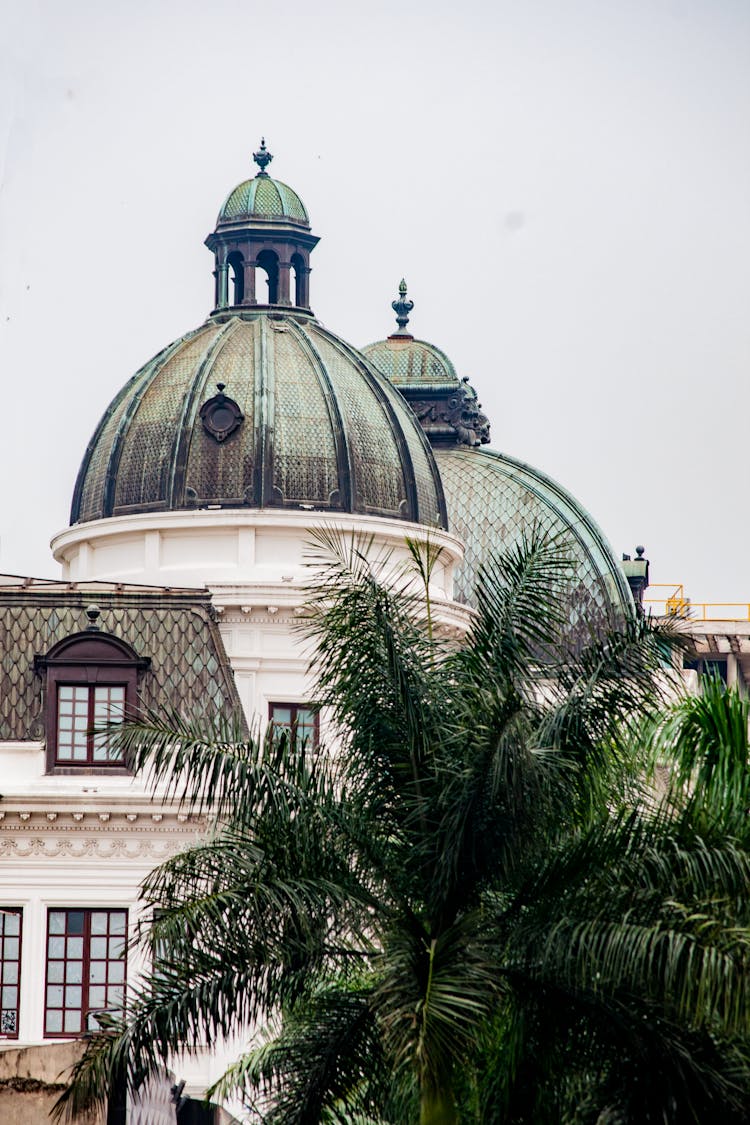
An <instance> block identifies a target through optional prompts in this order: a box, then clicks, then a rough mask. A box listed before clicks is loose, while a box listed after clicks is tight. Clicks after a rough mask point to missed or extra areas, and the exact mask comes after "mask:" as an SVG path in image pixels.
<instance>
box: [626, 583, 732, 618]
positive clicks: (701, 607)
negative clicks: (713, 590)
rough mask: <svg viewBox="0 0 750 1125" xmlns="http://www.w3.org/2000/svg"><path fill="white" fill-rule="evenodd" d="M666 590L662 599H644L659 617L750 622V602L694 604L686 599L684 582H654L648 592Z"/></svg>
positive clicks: (689, 599)
mask: <svg viewBox="0 0 750 1125" xmlns="http://www.w3.org/2000/svg"><path fill="white" fill-rule="evenodd" d="M659 589H661V590H664V591H665V593H664V594H663V596H661V597H648V598H644V599H643V604H644V606H645V607H646V609H647V610H650V611H651V613H653V614H655V615H656V616H657V617H679V618H681V619H683V620H685V621H750V602H694V601H692V599H691V598H686V597H685V587H684V586H683V584H682V582H677V583H670V582H654V583H652V584H651V585H650V586H649V587H648V592H649V593H651V591H653V590H659Z"/></svg>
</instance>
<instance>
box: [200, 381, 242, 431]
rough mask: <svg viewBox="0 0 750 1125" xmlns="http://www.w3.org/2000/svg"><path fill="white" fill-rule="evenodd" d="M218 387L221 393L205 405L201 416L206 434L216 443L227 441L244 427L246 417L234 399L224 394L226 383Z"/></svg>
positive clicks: (219, 384)
mask: <svg viewBox="0 0 750 1125" xmlns="http://www.w3.org/2000/svg"><path fill="white" fill-rule="evenodd" d="M216 386H217V389H218V392H219V393H218V394H217V395H214V397H213V398H210V399H208V401H207V402H204V403H203V406H202V407H201V408H200V416H201V421H202V422H203V428H204V430H205V431H206V433H208V434H210V435H211V437H212V438H214V439H215V440H216V441H226V439H227V438H228V437H229V436H230V434H233V433H234V431H235V430H237V429H239V427H240V426H241V425H242V423H243V422H244V420H245V415H244V414H243V413H242V411H241V410H240V408H239V406H238V405H237V403H236V402H235V401H234V399H232V398H228V397H227V396H226V395H225V394H224V383H217V384H216Z"/></svg>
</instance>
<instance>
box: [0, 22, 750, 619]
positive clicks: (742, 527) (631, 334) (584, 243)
mask: <svg viewBox="0 0 750 1125" xmlns="http://www.w3.org/2000/svg"><path fill="white" fill-rule="evenodd" d="M0 14H1V15H2V29H1V34H0V42H1V43H2V46H0V248H1V249H0V254H1V257H0V326H1V327H2V333H1V334H0V341H1V343H0V365H1V366H0V372H1V375H2V383H1V385H0V394H1V395H2V413H1V414H0V420H1V422H2V430H0V570H3V571H6V572H12V573H33V574H39V575H54V574H56V573H57V568H56V566H55V564H54V562H53V560H52V558H51V555H50V553H49V549H48V542H49V539H50V537H51V535H52V534H53V533H54V532H55V531H57V530H60V529H61V528H62V527H63V526H64V525H65V524H66V523H67V519H68V510H69V503H70V497H71V495H72V491H73V484H74V481H75V476H76V472H77V469H78V465H79V462H80V460H81V457H82V455H83V452H84V449H85V447H86V443H87V441H88V439H89V437H90V435H91V433H92V432H93V429H94V427H95V425H96V423H97V421H98V419H99V417H100V415H101V414H102V413H103V411H104V409H105V407H106V406H107V404H108V402H109V400H110V399H111V398H112V397H113V395H114V394H115V392H116V391H117V390H118V389H119V387H120V386H121V385H122V384H123V383H124V382H125V381H126V380H127V379H128V378H129V377H130V375H131V374H132V373H133V372H134V371H135V370H136V368H138V367H139V366H140V365H141V364H142V363H144V362H145V361H146V360H147V359H148V358H149V357H150V356H151V355H152V354H153V353H154V352H156V351H158V350H159V349H160V348H162V347H163V346H164V345H165V344H166V343H168V342H169V341H171V340H172V339H174V338H175V337H177V336H179V335H181V334H182V333H183V332H185V331H187V330H189V329H191V328H193V327H195V326H196V325H197V324H199V323H200V322H201V321H202V320H203V319H204V317H205V316H206V315H207V313H208V312H209V311H210V309H211V303H212V301H211V298H212V285H213V282H212V277H211V268H212V261H211V256H210V254H209V253H208V251H207V250H206V249H205V248H204V247H203V245H202V242H203V239H204V238H205V236H206V235H207V234H208V233H209V232H210V231H211V230H212V229H213V225H214V222H215V218H216V213H217V211H218V209H219V206H220V204H221V203H222V201H223V199H224V197H225V196H226V194H227V193H228V192H229V190H230V189H231V188H232V187H233V186H234V185H235V184H236V183H238V182H239V181H240V180H242V179H245V178H246V177H247V176H249V175H251V174H254V171H255V168H254V165H252V163H251V153H252V151H253V150H254V149H255V148H256V147H257V145H258V142H259V139H260V136H261V133H263V134H265V136H266V138H267V141H268V145H269V148H270V150H271V151H272V152H273V153H274V155H275V160H274V163H273V165H272V167H271V169H270V171H271V174H272V175H274V176H277V177H278V178H279V179H281V180H283V181H285V182H287V183H289V184H291V185H292V186H293V187H294V188H295V189H296V190H297V191H298V192H299V194H300V195H301V196H302V198H303V200H304V201H305V203H306V205H307V208H308V210H309V213H310V216H311V221H312V227H313V231H314V233H316V234H318V235H319V236H321V242H320V245H319V246H318V248H317V250H316V251H315V253H314V256H313V266H314V270H313V274H312V277H311V303H312V306H313V308H314V310H315V311H316V313H317V314H318V316H319V317H320V319H321V320H322V321H323V322H324V323H325V324H326V325H327V326H328V327H329V328H331V329H332V330H333V331H335V332H337V333H338V334H339V335H341V336H343V337H344V338H345V339H347V340H349V341H351V342H352V343H354V344H357V345H359V346H362V345H364V344H366V343H369V342H371V341H372V340H375V339H378V338H382V337H383V336H386V335H387V334H388V333H389V332H390V331H391V330H392V326H393V318H392V313H391V310H390V301H391V300H392V299H393V298H394V296H395V291H396V286H397V284H398V281H399V279H400V278H401V276H402V275H404V276H405V277H406V278H407V281H408V283H409V295H410V296H411V297H412V298H413V299H414V301H415V303H416V307H415V310H414V313H413V314H412V320H411V324H410V327H411V329H412V330H413V331H414V333H415V335H417V336H420V337H422V338H425V339H428V340H431V341H433V342H434V343H436V344H438V345H439V346H440V347H442V348H443V349H444V350H445V351H446V352H447V353H448V354H449V356H450V357H451V358H452V359H453V361H454V363H455V365H456V367H457V368H458V370H459V372H460V373H461V374H465V375H468V376H469V377H470V378H471V380H472V382H473V383H474V385H475V386H476V387H477V389H478V391H479V396H480V399H481V401H482V402H483V404H484V409H485V412H486V413H487V414H488V415H489V416H490V419H491V421H492V434H493V442H492V444H493V446H494V447H495V448H498V449H500V450H503V451H505V452H508V453H511V454H513V455H514V456H518V457H521V458H522V459H524V460H526V461H529V462H530V463H531V464H533V465H535V466H537V467H539V468H541V469H543V470H544V471H545V472H547V473H548V474H549V475H551V476H552V477H554V478H556V479H557V480H559V481H560V482H561V483H562V484H564V485H565V486H566V487H567V488H569V489H570V490H571V491H572V492H573V494H574V495H575V496H576V497H578V499H579V500H580V501H581V502H582V503H583V504H584V505H585V506H586V507H587V508H588V509H589V510H590V511H591V512H592V514H593V515H594V517H595V518H596V519H597V520H598V522H599V523H600V525H601V526H602V528H603V529H604V531H605V533H606V534H607V536H608V537H609V539H610V541H611V543H612V545H613V547H614V549H615V551H616V552H618V553H619V552H620V551H622V550H627V551H632V550H633V548H634V547H635V545H636V543H644V544H645V545H646V548H647V554H648V556H649V557H650V559H651V564H652V566H651V576H652V579H653V581H655V582H669V581H684V582H685V584H686V587H687V593H688V595H692V597H693V598H694V600H697V601H700V600H709V599H712V600H738V599H739V600H746V601H750V571H749V568H748V561H749V560H750V531H749V530H748V528H749V523H750V521H749V520H748V516H747V511H746V508H747V495H748V439H749V438H750V378H748V375H749V373H750V315H748V314H749V313H750V3H748V2H747V0H567V2H561V0H494V2H491V0H485V2H481V0H463V3H456V2H455V0H454V2H453V3H445V2H444V0H429V2H428V0H410V2H409V3H406V2H405V0H404V2H402V3H392V2H390V0H385V2H382V0H381V2H380V3H377V4H375V3H370V4H361V3H358V2H356V0H349V2H348V3H346V2H342V3H337V2H335V0H308V2H307V3H302V2H300V0H287V2H286V3H283V4H281V3H278V4H277V3H268V2H267V3H263V4H261V3H257V2H256V0H245V2H243V3H238V2H230V0H213V2H210V3H209V2H208V0H127V3H126V2H125V0H120V2H119V3H113V2H111V0H110V2H109V3H107V2H106V0H65V2H63V0H36V2H35V0H18V2H14V0H0Z"/></svg>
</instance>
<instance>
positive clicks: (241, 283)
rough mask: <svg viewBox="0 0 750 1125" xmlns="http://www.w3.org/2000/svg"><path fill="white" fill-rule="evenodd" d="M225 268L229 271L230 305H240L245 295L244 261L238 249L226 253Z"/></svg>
mask: <svg viewBox="0 0 750 1125" xmlns="http://www.w3.org/2000/svg"><path fill="white" fill-rule="evenodd" d="M227 269H228V271H229V293H228V299H229V304H230V305H241V304H242V301H243V299H244V297H245V262H244V259H243V257H242V255H241V254H240V252H239V250H233V251H232V253H231V254H228V255H227Z"/></svg>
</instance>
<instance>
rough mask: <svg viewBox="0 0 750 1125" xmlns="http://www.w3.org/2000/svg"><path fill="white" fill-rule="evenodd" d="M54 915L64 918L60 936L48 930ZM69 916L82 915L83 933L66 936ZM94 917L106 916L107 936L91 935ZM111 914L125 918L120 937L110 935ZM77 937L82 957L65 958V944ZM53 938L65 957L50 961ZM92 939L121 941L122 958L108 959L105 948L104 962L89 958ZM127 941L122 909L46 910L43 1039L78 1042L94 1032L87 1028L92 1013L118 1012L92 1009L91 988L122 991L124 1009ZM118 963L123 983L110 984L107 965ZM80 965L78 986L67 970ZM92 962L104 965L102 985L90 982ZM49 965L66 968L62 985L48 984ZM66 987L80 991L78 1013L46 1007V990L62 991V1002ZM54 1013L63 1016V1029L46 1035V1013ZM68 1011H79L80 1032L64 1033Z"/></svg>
mask: <svg viewBox="0 0 750 1125" xmlns="http://www.w3.org/2000/svg"><path fill="white" fill-rule="evenodd" d="M53 914H64V915H65V929H64V931H63V932H62V933H59V932H55V933H52V932H51V929H50V926H51V922H52V915H53ZM71 914H83V930H82V933H80V934H78V933H73V934H71V933H70V932H69V917H68V916H69V915H71ZM94 914H106V915H108V921H107V932H106V934H95V933H92V929H91V921H92V918H93V916H94ZM113 914H124V915H125V932H124V933H123V934H112V932H111V930H110V925H111V922H110V921H109V917H111V915H113ZM78 937H80V938H81V940H82V956H81V957H80V958H78V957H68V956H67V942H68V941H69V940H70V939H71V938H78ZM53 938H59V939H62V940H63V941H64V942H65V943H66V947H65V955H64V956H63V957H50V941H51V939H53ZM94 938H102V939H103V940H105V941H107V942H109V941H110V940H112V939H117V940H118V941H119V940H120V938H121V939H122V943H123V954H122V958H119V957H117V958H115V957H110V956H109V947H108V948H107V957H104V958H102V957H92V956H91V943H92V939H94ZM127 941H128V910H127V908H126V907H122V906H50V907H48V909H47V933H46V941H45V973H44V1030H43V1035H44V1038H45V1039H78V1038H80V1037H81V1036H83V1035H87V1034H88V1033H89V1032H90V1031H91V1030H93V1029H92V1028H91V1027H90V1026H89V1016H90V1015H91V1013H92V1012H103V1011H113V1010H119V1008H118V1009H115V1006H114V1005H109V1006H104V1007H96V1008H92V1007H91V1006H90V1004H89V997H90V989H91V988H92V987H94V988H97V987H104V988H105V990H106V989H108V988H109V987H110V986H114V987H122V1008H124V1006H125V989H126V988H127V979H128V946H127ZM120 960H122V963H123V973H122V981H110V979H109V973H110V968H109V967H110V965H112V964H114V963H116V962H119V961H120ZM79 961H80V963H81V980H80V982H78V981H68V969H67V966H68V965H69V964H74V963H77V962H79ZM92 961H94V962H103V963H104V965H105V966H106V968H105V978H104V980H103V981H97V982H93V981H91V980H90V979H89V977H90V969H91V962H92ZM51 962H61V963H62V964H63V965H64V966H65V968H64V970H63V980H62V981H51V980H50V979H49V977H50V963H51ZM69 987H73V988H80V989H81V1005H80V1009H78V1008H77V1007H76V1006H75V1005H70V1006H68V1007H66V1006H65V1004H64V1003H63V1005H62V1007H58V1006H57V1005H50V1004H49V1003H48V1000H49V991H48V990H49V989H50V988H61V989H62V991H63V998H64V996H65V990H66V989H67V988H69ZM57 1011H59V1012H61V1013H62V1028H61V1030H60V1031H49V1030H48V1027H47V1021H48V1016H49V1013H50V1012H57ZM68 1011H80V1020H79V1028H78V1030H77V1031H71V1030H66V1029H65V1013H66V1012H68Z"/></svg>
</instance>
